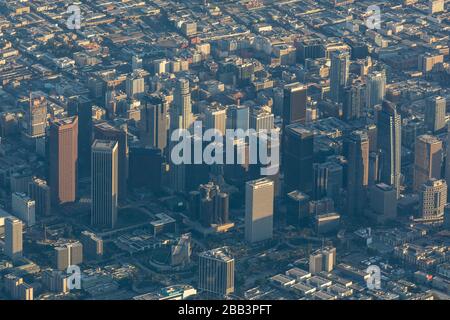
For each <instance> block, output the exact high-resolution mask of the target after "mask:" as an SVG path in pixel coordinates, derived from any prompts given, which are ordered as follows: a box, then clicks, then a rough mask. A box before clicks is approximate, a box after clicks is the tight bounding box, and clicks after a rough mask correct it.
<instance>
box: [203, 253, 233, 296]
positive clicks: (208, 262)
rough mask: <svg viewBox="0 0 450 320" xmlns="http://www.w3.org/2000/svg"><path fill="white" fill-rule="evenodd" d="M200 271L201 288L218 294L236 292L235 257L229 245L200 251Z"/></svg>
mask: <svg viewBox="0 0 450 320" xmlns="http://www.w3.org/2000/svg"><path fill="white" fill-rule="evenodd" d="M198 272H199V275H198V279H199V281H198V287H199V289H201V290H204V291H206V292H208V293H213V294H217V295H228V294H231V293H233V292H234V258H232V257H231V255H230V252H229V250H228V248H227V247H223V248H217V249H212V250H209V251H205V252H202V253H200V254H199V260H198Z"/></svg>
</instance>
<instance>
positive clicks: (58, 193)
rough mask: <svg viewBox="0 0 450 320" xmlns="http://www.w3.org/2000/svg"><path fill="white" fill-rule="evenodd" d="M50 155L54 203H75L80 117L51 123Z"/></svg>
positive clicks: (51, 188) (51, 187) (51, 189)
mask: <svg viewBox="0 0 450 320" xmlns="http://www.w3.org/2000/svg"><path fill="white" fill-rule="evenodd" d="M49 154H50V155H49V158H50V166H49V171H50V191H51V194H52V203H53V204H55V205H59V204H64V203H67V202H74V201H75V199H76V195H77V165H78V117H76V116H75V117H69V118H64V119H59V120H55V121H53V122H52V123H51V125H50V137H49Z"/></svg>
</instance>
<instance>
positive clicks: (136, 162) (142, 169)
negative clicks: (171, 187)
mask: <svg viewBox="0 0 450 320" xmlns="http://www.w3.org/2000/svg"><path fill="white" fill-rule="evenodd" d="M129 164H130V167H129V171H130V175H129V180H128V182H129V183H128V184H129V186H130V188H142V187H144V188H148V189H151V190H153V191H158V190H160V189H161V182H162V171H163V156H162V154H161V150H159V149H153V148H140V147H131V148H130V161H129Z"/></svg>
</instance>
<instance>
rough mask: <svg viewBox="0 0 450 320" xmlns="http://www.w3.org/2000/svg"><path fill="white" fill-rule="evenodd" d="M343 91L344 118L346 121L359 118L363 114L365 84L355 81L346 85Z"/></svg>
mask: <svg viewBox="0 0 450 320" xmlns="http://www.w3.org/2000/svg"><path fill="white" fill-rule="evenodd" d="M343 90H344V92H343V99H342V100H343V101H342V104H343V118H344V120H346V121H349V120H355V119H359V118H360V117H361V116H362V108H363V104H364V86H363V84H362V83H360V82H359V83H355V84H353V85H351V86H348V87H345V88H344V89H343Z"/></svg>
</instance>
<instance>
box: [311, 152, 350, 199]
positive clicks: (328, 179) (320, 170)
mask: <svg viewBox="0 0 450 320" xmlns="http://www.w3.org/2000/svg"><path fill="white" fill-rule="evenodd" d="M313 169H314V190H313V195H314V199H315V200H320V199H322V198H325V197H328V198H331V199H333V201H334V202H335V203H338V202H339V199H340V197H341V189H342V186H343V181H344V176H343V175H344V169H343V167H342V166H341V165H340V164H338V163H336V162H332V161H328V162H324V163H315V164H314V166H313Z"/></svg>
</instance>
